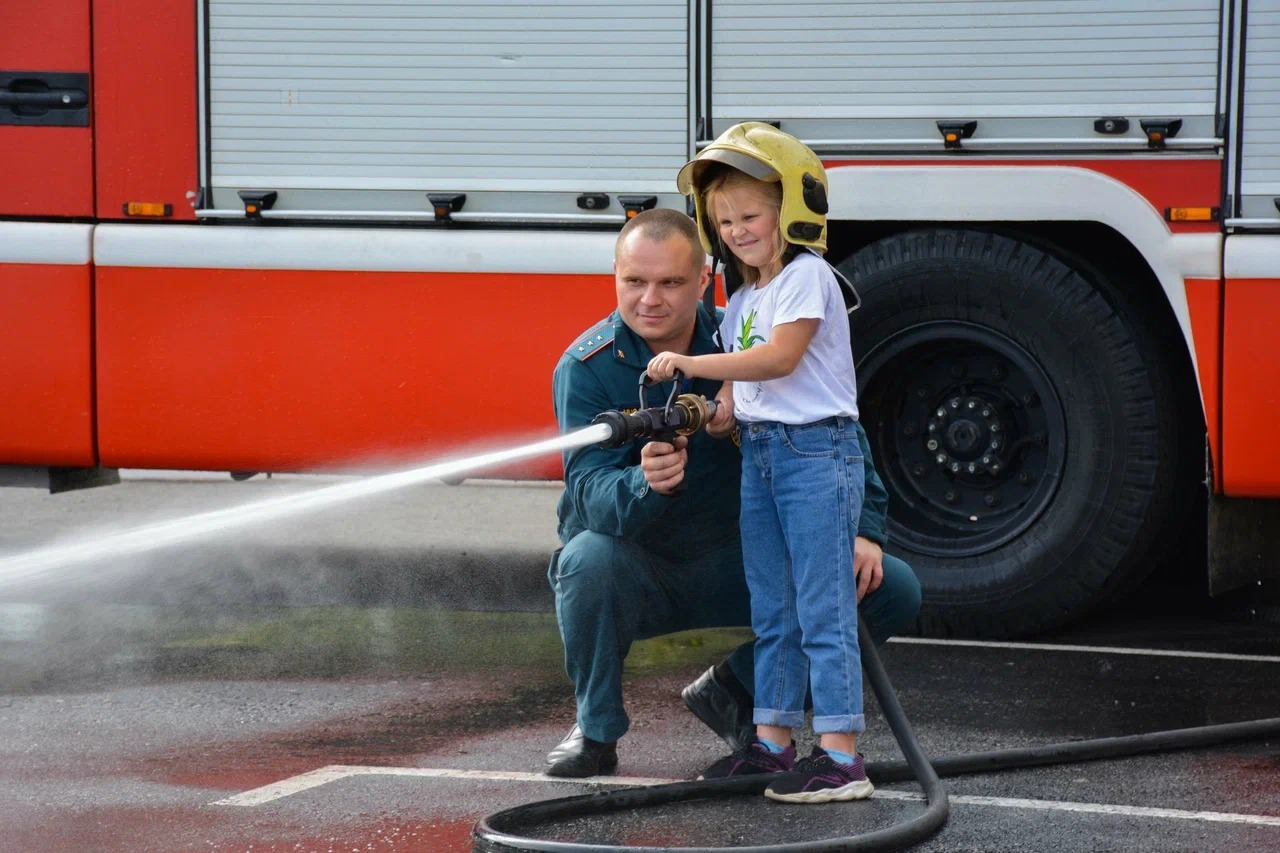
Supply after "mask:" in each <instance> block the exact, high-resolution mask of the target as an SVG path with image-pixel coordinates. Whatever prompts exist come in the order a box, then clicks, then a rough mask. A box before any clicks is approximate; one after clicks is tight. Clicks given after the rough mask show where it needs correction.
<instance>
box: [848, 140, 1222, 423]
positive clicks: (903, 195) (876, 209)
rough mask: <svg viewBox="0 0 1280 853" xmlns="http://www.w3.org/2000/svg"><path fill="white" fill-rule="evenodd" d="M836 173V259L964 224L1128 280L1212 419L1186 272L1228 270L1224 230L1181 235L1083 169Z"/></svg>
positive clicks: (1128, 194)
mask: <svg viewBox="0 0 1280 853" xmlns="http://www.w3.org/2000/svg"><path fill="white" fill-rule="evenodd" d="M828 178H829V179H830V182H831V193H830V194H831V198H832V206H831V211H830V213H829V214H828V222H829V232H830V233H829V239H828V242H829V245H830V250H829V251H828V258H829V259H830V260H831V262H832V263H835V264H838V263H840V262H841V261H842V260H844V259H845V258H847V257H848V256H850V255H852V254H853V253H854V252H856V251H857V250H858V249H860V248H862V247H863V246H865V245H868V244H870V243H872V242H875V241H876V240H879V239H882V238H884V237H887V236H889V235H891V234H895V233H899V232H903V231H914V230H920V229H929V228H963V229H969V230H978V231H991V232H993V233H997V234H1001V235H1003V236H1007V237H1011V238H1013V239H1018V240H1023V241H1025V242H1028V243H1032V244H1034V245H1036V246H1037V247H1038V248H1040V249H1042V250H1044V251H1047V252H1049V253H1051V254H1054V255H1056V256H1057V257H1059V258H1060V259H1061V260H1063V262H1064V263H1068V264H1070V263H1071V262H1072V261H1073V260H1075V261H1082V262H1083V264H1084V265H1087V266H1090V267H1093V268H1094V269H1097V270H1100V271H1101V272H1103V273H1105V274H1106V275H1107V276H1108V277H1110V278H1112V279H1114V280H1118V281H1123V282H1124V283H1125V285H1126V288H1125V290H1124V291H1123V294H1122V295H1123V296H1124V297H1125V298H1126V299H1128V300H1130V302H1131V308H1132V309H1134V310H1137V311H1139V312H1141V317H1142V318H1143V322H1144V323H1147V324H1151V325H1153V327H1154V328H1153V331H1154V333H1155V335H1156V337H1157V338H1158V339H1159V340H1160V341H1161V342H1162V344H1163V345H1164V352H1165V354H1166V355H1167V356H1168V357H1169V358H1171V359H1172V362H1171V369H1172V370H1174V371H1175V373H1176V375H1177V376H1178V380H1179V385H1186V386H1188V387H1191V388H1194V389H1195V394H1194V397H1195V400H1194V402H1196V403H1198V404H1199V409H1200V414H1201V418H1202V419H1203V418H1204V417H1205V411H1206V404H1205V400H1204V389H1203V386H1202V384H1201V382H1200V371H1199V366H1198V365H1197V363H1196V353H1195V345H1194V337H1193V331H1192V325H1191V315H1190V309H1189V306H1188V300H1187V290H1186V280H1187V279H1192V278H1196V279H1205V278H1207V279H1220V278H1221V276H1222V235H1221V234H1217V233H1212V234H1203V233H1197V234H1175V233H1173V232H1172V231H1171V230H1170V229H1169V226H1168V224H1167V223H1166V222H1165V221H1164V217H1163V215H1162V214H1161V212H1160V211H1158V210H1156V208H1155V207H1153V206H1152V205H1151V203H1150V202H1149V201H1148V200H1147V199H1146V198H1144V197H1143V196H1142V195H1140V194H1139V193H1138V192H1136V191H1135V190H1133V189H1132V188H1130V187H1129V186H1127V185H1125V184H1124V183H1121V182H1120V181H1118V180H1116V179H1114V178H1112V177H1109V176H1107V175H1103V174H1101V173H1100V172H1095V171H1092V170H1089V169H1085V168H1079V167H1067V166H1035V167H1029V168H1020V167H1006V166H976V165H975V166H972V167H967V168H957V167H956V166H901V167H898V166H879V165H877V166H837V167H833V168H832V169H830V170H829V171H828ZM1082 272H1084V273H1085V274H1088V272H1089V270H1088V269H1084V270H1082ZM1175 342H1176V343H1177V345H1176V346H1174V343H1175ZM1188 373H1189V375H1188ZM1184 379H1185V382H1184V381H1183V380H1184ZM1192 383H1194V384H1192ZM1188 402H1191V401H1190V400H1188Z"/></svg>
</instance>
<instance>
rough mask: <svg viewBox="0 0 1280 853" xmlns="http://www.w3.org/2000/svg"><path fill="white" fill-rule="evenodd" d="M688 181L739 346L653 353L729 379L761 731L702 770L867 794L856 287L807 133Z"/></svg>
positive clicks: (760, 146)
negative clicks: (833, 255) (849, 292)
mask: <svg viewBox="0 0 1280 853" xmlns="http://www.w3.org/2000/svg"><path fill="white" fill-rule="evenodd" d="M677 180H678V183H679V185H680V190H681V192H684V193H686V194H692V195H693V197H694V202H695V212H696V214H697V217H698V220H699V226H700V230H701V232H702V235H703V238H704V244H706V248H708V250H709V251H711V252H712V254H714V255H716V256H717V257H726V258H727V259H728V262H729V263H731V264H732V265H733V266H732V267H730V268H729V269H726V273H725V280H726V283H729V282H730V281H731V280H732V279H734V278H739V279H740V280H741V281H742V283H743V284H742V286H741V287H740V288H739V289H737V290H736V291H735V292H732V293H731V294H730V297H729V304H728V309H727V311H726V312H725V316H724V320H723V323H722V325H721V327H720V334H721V338H722V340H723V341H725V342H726V343H727V345H728V346H727V348H728V350H729V351H728V352H725V353H717V354H712V355H701V356H685V355H679V354H677V353H671V352H664V353H660V354H658V355H657V356H655V357H654V358H653V360H652V361H651V362H650V363H649V365H648V373H649V376H650V378H652V379H654V380H659V381H661V380H665V379H668V378H670V377H671V376H672V375H673V374H674V372H675V371H677V370H679V371H682V372H683V373H684V374H685V375H686V376H688V377H704V378H708V379H723V380H725V385H730V383H732V386H731V394H732V401H733V407H734V412H735V414H736V417H737V419H738V424H739V435H740V438H741V445H742V455H743V465H742V512H741V531H742V551H743V562H744V565H745V567H746V577H747V583H748V585H749V587H750V589H751V621H752V628H753V629H754V631H755V634H756V637H757V640H756V646H755V682H756V683H755V688H756V689H755V710H754V715H753V720H754V722H755V724H756V739H755V741H754V742H753V743H751V744H750V745H749V746H748V748H747V749H745V750H742V751H740V752H736V753H734V754H733V755H730V756H728V757H727V758H724V759H721V760H720V761H718V762H716V763H715V764H713V765H711V767H709V768H708V769H707V770H706V771H705V772H704V773H703V776H702V778H717V777H723V776H735V775H742V774H747V773H776V772H779V771H786V772H785V774H784V775H783V776H781V777H779V779H778V780H776V781H774V782H773V783H772V784H771V785H770V786H769V787H768V789H767V790H766V791H765V796H768V797H770V798H772V799H775V800H782V801H784V802H798V803H821V802H831V801H842V800H858V799H863V798H865V797H869V796H870V795H871V792H872V790H873V787H872V785H871V782H870V781H868V780H867V777H866V773H865V771H864V769H863V761H862V757H861V756H860V755H858V754H857V735H858V733H859V732H861V731H862V730H863V728H864V727H865V721H864V717H863V708H862V666H861V659H860V655H859V649H858V611H857V593H856V589H855V579H854V572H853V543H854V537H855V536H856V534H857V530H858V516H859V513H860V511H861V504H862V492H863V481H862V476H863V474H862V471H863V467H862V454H861V451H860V449H859V444H858V439H857V434H856V426H855V421H856V419H857V417H858V406H857V386H856V384H855V382H854V375H853V356H852V353H851V350H850V346H849V325H848V321H847V316H846V314H847V312H846V308H845V300H844V298H843V295H844V294H843V291H842V289H841V284H840V282H839V281H837V277H836V274H835V273H834V271H833V270H832V269H831V267H830V266H829V265H828V264H827V263H826V262H825V261H824V260H823V259H822V257H821V256H820V254H819V252H822V251H825V249H826V233H825V231H826V218H825V214H826V211H827V205H826V173H825V171H824V170H823V167H822V163H821V161H820V160H818V158H817V157H816V156H815V155H814V154H813V152H812V151H810V150H809V149H808V148H807V147H806V146H805V145H804V144H803V143H801V142H800V141H799V140H798V139H796V138H795V137H792V136H790V135H789V134H786V133H783V132H782V131H780V130H777V129H776V128H773V127H772V126H770V125H766V124H761V123H758V122H749V123H746V124H743V125H737V126H735V127H733V128H730V129H729V130H728V131H726V132H725V133H724V134H723V135H722V136H721V137H720V139H718V140H716V142H714V143H712V145H711V146H709V147H708V148H706V149H704V150H703V151H702V152H701V153H700V154H699V155H698V157H697V158H695V159H694V160H693V161H692V162H691V163H689V164H687V165H686V166H685V167H684V169H682V170H681V172H680V176H679V178H678V179H677ZM726 249H727V253H726V251H725V250H726ZM734 273H736V275H734ZM729 393H730V392H729V391H727V390H726V389H722V390H721V393H720V395H718V396H719V397H720V398H721V399H722V400H723V399H725V397H726V396H727V394H729ZM807 688H811V691H812V694H813V715H814V716H813V729H814V732H815V733H816V734H817V735H818V736H819V743H820V745H819V746H818V747H815V748H814V750H813V753H812V754H811V755H810V756H809V757H808V758H806V759H803V760H801V761H799V762H796V760H795V747H794V745H793V743H792V738H791V732H792V729H793V728H795V727H796V726H799V725H802V724H803V722H804V700H805V693H806V689H807Z"/></svg>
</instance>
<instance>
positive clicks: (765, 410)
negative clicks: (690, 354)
mask: <svg viewBox="0 0 1280 853" xmlns="http://www.w3.org/2000/svg"><path fill="white" fill-rule="evenodd" d="M803 319H817V320H821V321H822V322H821V324H819V326H818V330H817V332H815V333H814V336H813V340H812V341H810V342H809V347H808V349H806V350H805V352H804V355H803V356H801V358H800V364H799V365H798V366H797V367H796V369H795V370H793V371H792V372H791V375H790V376H783V377H781V378H779V379H769V380H766V381H764V382H747V381H735V382H734V383H733V406H734V414H735V416H736V417H737V418H738V419H739V420H742V421H776V422H778V423H784V424H807V423H813V422H814V421H820V420H822V419H824V418H829V417H832V416H834V415H845V416H848V417H852V418H856V417H857V416H858V385H857V382H856V380H855V379H854V375H853V352H852V350H851V349H850V347H849V319H848V315H847V314H846V313H845V305H844V297H843V295H842V294H841V291H840V285H839V283H838V282H837V281H836V277H835V274H834V273H833V272H832V271H831V268H830V267H829V266H827V262H826V261H824V260H823V259H822V258H820V257H818V256H817V255H815V254H813V253H812V252H807V251H806V252H802V253H801V254H799V255H798V256H797V257H796V258H795V259H794V260H792V261H791V263H789V264H787V265H786V266H785V267H783V268H782V272H780V273H779V274H778V275H777V277H775V278H774V279H773V280H772V281H770V282H769V283H768V284H766V285H765V286H764V287H762V288H761V287H755V286H753V285H744V286H742V287H741V288H739V289H738V290H737V292H735V293H734V294H733V296H732V297H730V299H729V305H728V307H727V309H726V310H725V314H724V320H723V321H722V322H721V324H720V339H721V340H722V341H724V342H725V343H726V344H727V346H728V349H729V351H730V352H737V351H739V350H744V349H750V348H751V347H752V346H755V345H756V344H760V343H764V342H765V341H767V340H769V338H770V336H771V335H772V334H773V327H774V326H779V325H782V324H783V323H790V322H792V321H794V320H803Z"/></svg>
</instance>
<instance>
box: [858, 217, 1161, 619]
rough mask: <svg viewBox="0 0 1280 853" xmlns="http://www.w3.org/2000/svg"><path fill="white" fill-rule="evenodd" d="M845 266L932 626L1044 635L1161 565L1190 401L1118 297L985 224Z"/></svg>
mask: <svg viewBox="0 0 1280 853" xmlns="http://www.w3.org/2000/svg"><path fill="white" fill-rule="evenodd" d="M840 269H841V271H842V272H844V273H845V275H847V276H848V277H849V278H850V279H851V280H852V281H853V283H854V286H855V287H856V288H857V290H858V292H859V294H860V295H861V297H862V307H861V308H860V309H859V310H858V311H855V312H854V313H853V314H852V315H851V317H850V322H851V327H852V331H853V348H854V353H855V359H856V370H857V378H858V389H859V409H860V411H861V415H862V418H863V421H864V424H865V426H866V429H867V433H868V435H869V437H870V440H871V444H872V448H873V453H874V458H875V461H876V466H877V470H878V471H879V472H880V474H881V477H882V479H883V480H884V482H885V486H886V488H887V489H888V491H889V495H890V499H889V500H890V502H889V506H890V525H889V532H890V538H891V544H890V547H889V550H890V551H892V552H893V553H896V554H898V555H899V556H901V557H902V558H903V559H905V560H906V561H907V562H909V563H910V564H911V565H912V567H913V568H914V569H915V570H916V573H917V575H918V576H919V578H920V581H921V585H922V587H923V596H924V603H923V606H922V608H921V613H920V617H919V623H918V628H919V630H920V631H922V632H923V633H928V634H937V635H962V636H988V637H1009V636H1020V635H1027V634H1031V633H1035V632H1037V631H1041V630H1045V629H1048V628H1051V627H1054V626H1057V625H1061V624H1063V623H1065V622H1067V621H1070V620H1072V619H1074V618H1076V617H1079V616H1080V615H1082V614H1083V613H1085V612H1086V611H1088V610H1089V609H1091V608H1092V607H1095V606H1096V605H1097V604H1099V603H1100V602H1101V601H1103V600H1104V599H1106V598H1107V597H1108V596H1110V595H1112V594H1114V593H1115V592H1116V591H1117V590H1120V589H1123V588H1128V587H1129V586H1130V585H1131V584H1133V583H1134V582H1136V580H1137V579H1140V577H1141V576H1142V575H1144V574H1145V573H1146V572H1147V571H1148V570H1150V569H1151V568H1152V567H1153V565H1154V562H1155V557H1156V552H1157V551H1158V550H1160V546H1161V545H1162V544H1163V542H1164V540H1165V539H1167V538H1168V537H1167V536H1166V533H1168V532H1169V531H1167V530H1166V526H1167V525H1168V524H1169V522H1170V520H1171V519H1172V518H1173V516H1174V513H1173V511H1172V509H1171V506H1172V501H1173V498H1174V495H1173V492H1174V490H1175V485H1176V482H1175V478H1176V477H1177V476H1178V475H1177V473H1176V472H1177V470H1178V469H1179V465H1178V464H1164V465H1161V464H1158V463H1159V462H1160V461H1161V460H1162V459H1163V460H1166V461H1167V460H1169V459H1171V458H1173V457H1175V456H1176V453H1177V449H1176V448H1177V447H1178V446H1179V442H1178V440H1177V438H1176V435H1175V433H1176V429H1170V428H1168V424H1169V423H1170V422H1171V421H1173V420H1175V418H1174V417H1173V412H1174V410H1175V408H1176V407H1175V406H1174V402H1173V400H1172V399H1171V392H1170V390H1169V389H1170V388H1171V387H1172V384H1171V382H1170V381H1169V380H1168V377H1167V375H1165V373H1164V372H1165V371H1166V370H1167V368H1164V367H1162V366H1161V364H1162V360H1161V359H1158V358H1155V357H1153V356H1152V355H1151V353H1153V352H1155V351H1156V350H1155V347H1154V346H1151V345H1148V344H1147V343H1146V342H1144V341H1142V340H1140V339H1139V337H1140V333H1139V332H1138V331H1137V326H1136V325H1135V324H1133V323H1129V322H1126V320H1125V319H1124V316H1125V314H1126V313H1127V312H1123V313H1122V311H1121V310H1118V308H1117V306H1119V305H1120V304H1121V300H1119V299H1118V298H1117V297H1116V294H1117V291H1115V289H1114V288H1113V287H1112V286H1111V285H1109V284H1108V283H1106V282H1102V281H1098V280H1097V277H1096V275H1093V274H1091V275H1090V279H1086V277H1085V274H1084V273H1083V272H1082V270H1078V269H1073V268H1071V267H1069V266H1067V265H1066V264H1064V263H1063V262H1062V261H1060V260H1058V259H1057V258H1055V257H1054V256H1052V255H1050V254H1048V253H1046V252H1045V251H1042V250H1041V249H1038V248H1035V247H1033V246H1031V245H1029V244H1027V243H1025V242H1020V241H1017V240H1014V239H1010V238H1007V237H1002V236H998V235H995V234H990V233H985V232H977V231H959V230H931V231H915V232H908V233H902V234H897V235H894V236H891V237H887V238H885V239H882V240H880V241H878V242H876V243H873V244H871V245H869V246H866V247H865V248H863V249H861V250H859V251H858V252H856V253H855V254H854V255H852V256H851V257H850V258H848V259H847V260H846V261H845V262H844V263H843V264H842V265H841V266H840ZM1090 272H1091V273H1092V271H1090Z"/></svg>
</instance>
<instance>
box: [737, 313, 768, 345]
mask: <svg viewBox="0 0 1280 853" xmlns="http://www.w3.org/2000/svg"><path fill="white" fill-rule="evenodd" d="M755 322H756V312H755V311H754V310H752V311H751V312H750V313H748V314H747V316H745V317H743V318H742V329H741V331H739V332H738V349H740V350H744V349H751V348H752V347H753V346H755V345H756V344H758V343H760V342H762V341H763V340H764V338H762V337H760V336H759V335H753V334H751V327H752V326H753V325H755Z"/></svg>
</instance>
